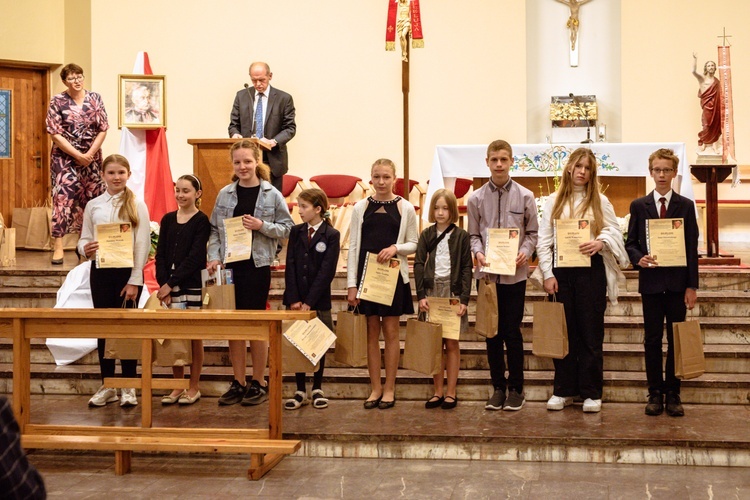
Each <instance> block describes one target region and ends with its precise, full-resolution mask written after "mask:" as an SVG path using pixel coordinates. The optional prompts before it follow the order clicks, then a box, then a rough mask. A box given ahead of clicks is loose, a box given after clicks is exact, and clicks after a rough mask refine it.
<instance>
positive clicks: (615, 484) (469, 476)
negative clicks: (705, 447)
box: [31, 451, 750, 500]
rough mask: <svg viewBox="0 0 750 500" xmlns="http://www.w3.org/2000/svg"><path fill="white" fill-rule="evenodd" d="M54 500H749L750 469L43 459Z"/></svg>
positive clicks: (38, 460)
mask: <svg viewBox="0 0 750 500" xmlns="http://www.w3.org/2000/svg"><path fill="white" fill-rule="evenodd" d="M31 460H32V462H33V463H34V464H35V465H36V466H37V467H38V468H39V470H40V472H41V473H42V475H43V476H44V479H45V482H46V487H47V492H48V495H49V497H50V498H70V499H76V500H83V499H89V498H97V499H98V498H102V494H106V495H108V497H109V498H113V499H114V498H129V499H140V498H158V499H172V498H174V499H177V498H180V499H203V498H205V499H223V498H246V497H252V496H258V497H268V498H275V499H292V498H308V499H317V498H321V499H323V498H325V499H328V498H331V499H332V498H337V499H349V498H352V499H355V498H356V499H359V498H388V499H391V498H404V499H411V498H428V499H435V500H437V499H482V498H493V499H496V498H514V499H515V498H528V499H567V498H571V499H576V500H586V499H699V498H701V499H703V498H705V499H738V500H739V499H743V498H750V473H748V471H747V469H743V468H726V467H679V466H666V465H659V466H655V465H637V466H634V465H601V464H599V465H596V464H551V463H512V462H511V463H509V462H487V461H469V460H464V461H457V460H392V459H362V458H305V457H288V458H286V459H284V460H283V461H282V462H281V463H280V464H279V465H277V466H276V467H275V468H274V469H273V470H272V471H271V472H270V473H268V474H267V475H266V476H265V477H264V478H263V479H261V480H260V481H248V480H247V479H246V478H245V475H244V472H245V470H246V467H247V459H246V458H242V457H235V456H217V457H215V456H200V455H190V456H184V455H182V456H178V455H151V456H149V458H148V460H143V459H141V460H137V461H134V463H133V473H131V474H129V475H126V476H115V475H114V473H113V471H112V466H111V465H103V464H111V459H110V457H108V456H105V454H97V453H83V452H80V453H73V452H52V451H44V452H36V453H34V454H33V455H32V456H31Z"/></svg>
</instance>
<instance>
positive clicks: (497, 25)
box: [91, 0, 526, 182]
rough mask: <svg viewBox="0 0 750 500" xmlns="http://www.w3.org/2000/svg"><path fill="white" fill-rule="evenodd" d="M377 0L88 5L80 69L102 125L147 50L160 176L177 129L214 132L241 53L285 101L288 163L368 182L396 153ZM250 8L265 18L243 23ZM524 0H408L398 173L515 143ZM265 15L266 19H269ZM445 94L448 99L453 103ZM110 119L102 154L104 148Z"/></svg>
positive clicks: (200, 134) (520, 134)
mask: <svg viewBox="0 0 750 500" xmlns="http://www.w3.org/2000/svg"><path fill="white" fill-rule="evenodd" d="M386 7H387V5H386V2H383V1H367V2H362V1H356V2H337V3H330V2H319V1H318V2H312V1H309V0H276V1H267V0H266V1H255V2H238V1H236V0H232V1H229V0H214V1H213V2H210V3H209V2H205V1H198V0H182V1H177V0H163V1H159V2H153V1H150V0H131V1H129V2H127V4H123V3H122V2H119V1H115V0H96V1H94V2H92V5H91V8H92V16H91V18H92V36H91V39H92V42H91V43H92V58H91V59H92V66H93V68H94V73H95V76H96V82H97V88H96V90H97V91H99V92H100V93H101V94H102V95H103V96H104V99H105V104H106V106H107V110H108V111H109V113H110V115H111V116H112V119H111V123H116V106H117V75H118V74H119V73H129V72H130V71H131V69H132V66H133V61H134V59H135V56H136V53H137V52H138V51H139V50H145V51H147V52H148V53H149V56H150V59H151V66H152V68H153V70H154V72H155V73H157V74H165V75H167V91H168V105H167V109H168V117H167V119H168V132H167V136H168V141H169V151H170V159H171V164H172V172H173V175H174V176H177V175H180V174H184V173H186V172H189V171H190V170H191V168H192V152H191V149H190V147H189V146H188V144H187V142H186V141H187V139H188V138H207V137H226V136H227V125H228V122H229V113H230V110H231V106H232V100H233V99H234V95H235V93H236V92H237V90H239V89H241V88H242V84H243V83H244V82H248V81H249V77H248V74H247V72H248V66H249V64H250V62H251V61H253V60H265V61H267V62H268V63H270V65H271V68H272V71H273V74H274V78H273V81H272V85H277V86H278V87H279V88H281V89H283V90H285V91H287V92H289V93H291V94H292V96H293V97H294V101H295V105H296V107H297V129H298V131H297V136H296V137H295V138H294V139H293V140H292V141H291V142H290V143H289V155H290V168H291V171H292V172H293V173H295V174H297V175H300V176H301V177H304V178H308V177H310V176H312V175H315V174H319V173H332V172H335V171H339V172H348V173H352V174H355V175H359V176H361V177H363V178H365V179H369V167H370V165H371V164H372V162H373V161H374V160H375V159H377V158H380V157H390V158H392V159H393V160H394V161H395V162H396V164H397V166H398V168H399V170H400V169H401V167H402V165H403V162H402V129H401V124H402V112H401V109H402V108H401V100H402V95H401V62H400V58H399V55H398V53H396V52H386V51H385V28H386V14H387V8H386ZM256 12H263V13H264V19H265V21H264V22H262V23H260V22H256V21H255V13H256ZM524 16H525V2H524V0H503V1H502V2H488V1H486V0H464V1H462V2H454V1H447V0H431V1H429V2H422V23H423V26H424V35H425V48H424V49H418V50H414V51H413V52H412V65H411V136H410V140H411V177H412V178H416V179H418V180H420V181H422V182H425V181H426V180H427V178H428V173H429V166H430V162H431V161H432V156H433V152H434V148H435V145H437V144H446V143H447V144H461V143H488V142H490V141H491V140H493V139H496V138H499V137H502V138H505V139H507V140H509V141H511V142H523V141H524V140H525V130H526V109H525V103H526V95H525V93H526V91H525V89H526V79H525V73H524V72H523V71H518V70H517V68H523V67H524V66H525V59H526V51H525V39H524V31H525V23H524ZM274 18H276V19H278V21H277V22H273V21H272V20H273V19H274ZM457 101H458V102H459V104H458V105H457V104H456V102H457ZM118 144H119V132H118V131H117V129H116V127H115V128H113V129H112V130H111V132H110V133H109V135H108V136H107V140H106V142H105V144H104V150H105V153H106V152H112V151H115V150H117V147H118Z"/></svg>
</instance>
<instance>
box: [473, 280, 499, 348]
mask: <svg viewBox="0 0 750 500" xmlns="http://www.w3.org/2000/svg"><path fill="white" fill-rule="evenodd" d="M497 319H498V316H497V285H496V284H495V283H494V282H492V281H489V280H487V279H480V280H479V289H478V290H477V322H476V325H475V326H474V331H475V332H477V333H478V334H479V335H481V336H483V337H487V338H488V339H491V338H492V337H494V336H495V335H497Z"/></svg>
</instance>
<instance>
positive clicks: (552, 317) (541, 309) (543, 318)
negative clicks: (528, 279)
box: [531, 297, 568, 359]
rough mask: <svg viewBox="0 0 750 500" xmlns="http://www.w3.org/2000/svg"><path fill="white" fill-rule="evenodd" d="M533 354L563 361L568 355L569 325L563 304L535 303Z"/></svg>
mask: <svg viewBox="0 0 750 500" xmlns="http://www.w3.org/2000/svg"><path fill="white" fill-rule="evenodd" d="M532 335H533V337H534V338H533V339H532V345H531V352H532V353H533V354H534V356H540V357H543V358H553V359H563V358H564V357H565V356H567V355H568V324H567V323H566V322H565V306H564V305H563V304H562V302H548V301H547V297H545V298H544V302H534V326H533V334H532Z"/></svg>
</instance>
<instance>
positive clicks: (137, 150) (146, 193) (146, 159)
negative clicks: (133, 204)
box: [120, 52, 177, 222]
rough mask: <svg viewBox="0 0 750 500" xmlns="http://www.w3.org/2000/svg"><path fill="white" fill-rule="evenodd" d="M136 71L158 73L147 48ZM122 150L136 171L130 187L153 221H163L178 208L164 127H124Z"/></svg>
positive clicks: (132, 168) (132, 170) (140, 53)
mask: <svg viewBox="0 0 750 500" xmlns="http://www.w3.org/2000/svg"><path fill="white" fill-rule="evenodd" d="M133 74H134V75H153V74H154V73H153V71H151V65H150V64H149V61H148V54H147V53H146V52H139V53H138V56H137V57H136V60H135V65H134V66H133ZM120 154H121V155H123V156H124V157H125V158H127V159H128V161H129V162H130V170H131V172H132V175H131V176H130V180H129V181H128V187H129V188H130V189H132V190H133V192H134V193H135V195H136V196H137V197H138V198H140V199H142V200H143V201H144V202H145V203H146V206H147V207H148V213H149V216H150V218H151V220H152V221H156V222H161V218H162V217H163V216H164V214H166V213H167V212H172V211H174V210H177V202H176V201H175V199H174V181H173V180H172V172H171V170H170V168H169V149H168V148H167V134H166V129H165V128H164V127H159V128H155V129H150V130H143V129H133V130H131V129H129V128H127V127H122V133H121V135H120Z"/></svg>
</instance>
